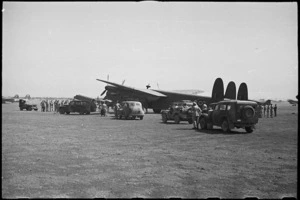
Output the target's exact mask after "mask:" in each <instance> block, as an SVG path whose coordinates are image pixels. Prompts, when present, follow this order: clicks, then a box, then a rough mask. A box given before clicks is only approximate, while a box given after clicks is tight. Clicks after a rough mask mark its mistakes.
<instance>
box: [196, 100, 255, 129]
mask: <svg viewBox="0 0 300 200" xmlns="http://www.w3.org/2000/svg"><path fill="white" fill-rule="evenodd" d="M210 107H211V109H210V110H209V111H208V113H202V115H201V116H200V117H199V121H198V124H199V125H200V128H201V129H206V128H208V129H211V128H212V127H213V126H214V125H215V126H220V127H222V130H223V131H224V132H230V131H231V129H233V128H245V130H246V131H247V132H248V133H251V132H253V129H254V128H255V124H257V123H258V118H259V106H258V104H257V103H256V102H254V101H242V100H224V101H220V102H218V103H213V104H211V105H210Z"/></svg>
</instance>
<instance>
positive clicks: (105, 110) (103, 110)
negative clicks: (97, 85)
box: [101, 102, 107, 117]
mask: <svg viewBox="0 0 300 200" xmlns="http://www.w3.org/2000/svg"><path fill="white" fill-rule="evenodd" d="M106 112H107V105H106V103H105V102H104V103H103V104H102V108H101V116H104V117H106Z"/></svg>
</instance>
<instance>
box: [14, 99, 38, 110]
mask: <svg viewBox="0 0 300 200" xmlns="http://www.w3.org/2000/svg"><path fill="white" fill-rule="evenodd" d="M19 108H20V110H24V109H26V110H29V111H31V110H35V111H37V110H38V108H37V105H36V104H29V103H26V101H25V100H24V99H20V100H19Z"/></svg>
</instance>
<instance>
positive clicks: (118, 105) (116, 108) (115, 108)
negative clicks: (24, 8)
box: [114, 101, 120, 118]
mask: <svg viewBox="0 0 300 200" xmlns="http://www.w3.org/2000/svg"><path fill="white" fill-rule="evenodd" d="M119 108H120V104H119V101H117V103H116V105H115V107H114V111H115V117H116V118H117V117H118V109H119Z"/></svg>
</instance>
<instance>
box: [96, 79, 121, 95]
mask: <svg viewBox="0 0 300 200" xmlns="http://www.w3.org/2000/svg"><path fill="white" fill-rule="evenodd" d="M107 81H109V74H107ZM124 81H125V80H124ZM106 85H108V84H106ZM105 92H107V89H106V87H105V90H104V91H103V92H102V93H101V94H100V96H102V95H104V94H105Z"/></svg>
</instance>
